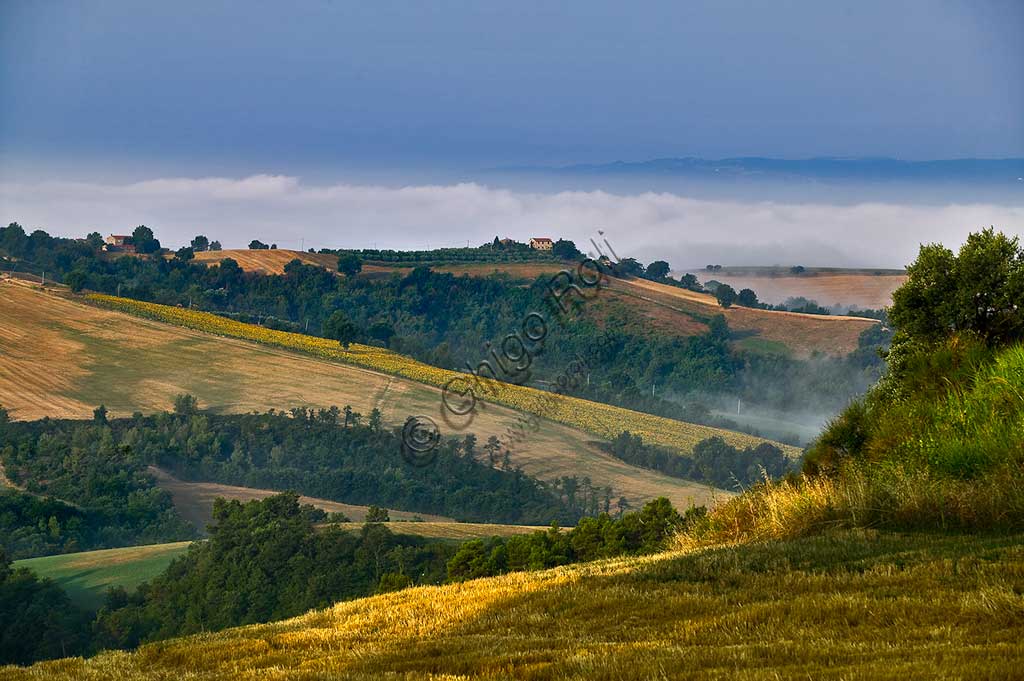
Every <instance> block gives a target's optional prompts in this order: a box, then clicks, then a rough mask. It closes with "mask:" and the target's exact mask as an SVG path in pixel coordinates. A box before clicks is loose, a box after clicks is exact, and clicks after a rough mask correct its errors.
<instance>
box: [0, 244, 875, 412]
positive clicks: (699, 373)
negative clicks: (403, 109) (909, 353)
mask: <svg viewBox="0 0 1024 681" xmlns="http://www.w3.org/2000/svg"><path fill="white" fill-rule="evenodd" d="M98 237H99V235H96V234H93V235H90V237H89V238H87V239H85V240H73V239H60V238H52V237H49V236H48V235H46V234H45V233H44V232H41V231H35V232H33V233H32V234H30V235H26V234H25V232H24V230H23V229H22V228H21V227H20V226H18V225H16V224H12V225H10V226H8V227H6V228H0V250H2V251H3V252H4V253H6V254H8V255H9V256H11V257H13V258H17V259H19V262H20V263H23V264H24V263H29V264H31V266H32V267H34V268H35V269H36V270H37V271H42V270H46V271H48V272H49V273H50V276H51V277H56V278H57V279H63V280H64V281H66V283H68V284H69V285H70V286H72V288H73V289H76V290H80V289H88V290H94V291H100V292H103V293H110V294H118V293H119V294H120V295H123V296H127V297H131V298H137V299H140V300H147V301H153V302H158V303H164V304H169V305H179V304H180V305H191V306H193V307H195V308H197V309H203V310H208V311H213V312H217V313H220V314H226V315H229V316H232V317H234V318H237V319H241V320H243V321H250V322H256V323H261V324H265V325H267V326H270V327H273V328H280V329H286V330H290V331H298V332H305V333H312V334H317V335H334V334H332V333H330V332H331V330H332V328H343V329H346V333H345V338H344V340H345V341H346V342H349V341H358V342H363V343H369V344H376V345H382V346H387V347H390V348H392V349H394V350H396V351H398V352H401V353H404V354H408V355H411V356H413V357H415V358H417V359H419V360H422V361H425V362H427V363H430V364H433V365H435V366H440V367H444V368H457V369H465V368H466V367H467V365H468V366H471V367H476V366H477V364H478V363H479V362H480V361H481V360H483V359H484V358H486V357H487V354H486V347H487V346H486V344H487V343H496V342H499V341H500V339H502V338H503V337H504V336H505V335H506V334H508V333H510V332H514V331H517V330H519V329H520V327H521V325H522V323H523V320H524V319H525V318H526V317H527V315H528V314H529V313H530V312H533V311H546V310H548V309H549V303H550V297H549V289H548V283H549V279H550V277H539V278H538V279H537V280H536V281H533V282H525V284H526V285H525V286H524V282H521V281H517V280H512V279H510V278H509V277H507V276H506V277H503V276H492V277H468V276H458V277H457V276H454V275H452V274H447V273H438V272H433V271H431V270H430V269H429V268H427V267H417V268H415V269H413V270H411V271H410V272H409V273H407V274H404V275H400V274H395V275H392V276H389V277H383V278H382V277H377V276H374V277H369V276H345V277H339V276H337V275H336V274H335V273H332V272H329V271H327V270H325V269H323V268H322V267H318V266H313V265H304V264H302V263H300V262H298V261H294V262H292V263H290V264H288V265H287V267H286V268H285V273H284V274H283V275H263V274H259V273H247V272H243V271H242V270H241V268H239V266H238V264H237V263H236V262H234V261H233V260H230V259H225V260H223V261H222V262H220V263H219V264H214V265H212V266H206V265H200V264H195V263H192V262H191V261H190V260H189V259H188V257H187V254H183V257H174V258H170V259H165V258H163V257H153V256H150V257H111V256H110V255H109V254H104V253H102V252H101V251H99V250H98V246H99V244H100V243H101V240H100V239H99V238H98ZM560 243H564V244H565V248H564V252H562V251H561V250H560V251H559V252H560V253H561V254H562V255H563V256H564V255H568V254H569V253H570V251H571V252H577V251H576V249H575V246H572V245H571V242H560ZM556 246H557V244H556ZM570 247H571V248H570ZM454 250H463V249H454ZM468 250H474V251H476V250H481V249H468ZM481 252H482V253H485V254H486V253H490V254H492V255H493V254H494V253H495V252H505V251H492V250H490V249H489V248H486V249H482V250H481ZM376 255H380V254H376ZM488 257H490V256H488ZM544 257H548V256H544ZM341 259H346V263H339V264H340V265H341V268H342V269H346V270H347V271H349V272H351V273H353V274H354V273H355V272H358V271H359V266H360V261H359V258H358V257H356V256H355V255H354V254H353V253H351V252H346V253H344V254H342V256H341ZM353 259H354V261H353V262H348V260H353ZM656 264H657V263H652V264H651V265H649V266H648V267H647V268H646V269H645V268H644V267H643V266H642V265H640V264H639V263H636V262H635V261H632V260H630V259H626V260H624V261H622V262H620V263H618V264H616V265H615V267H616V268H617V269H621V270H623V271H622V272H621V273H622V274H633V275H639V276H646V277H648V278H654V279H657V280H660V281H671V282H672V283H674V284H675V285H679V286H682V287H696V288H699V286H700V285H699V284H698V283H697V282H696V280H695V279H693V280H692V281H690V280H688V279H687V278H685V277H684V278H683V280H679V281H677V280H674V279H670V278H667V276H666V275H665V274H662V271H663V270H664V271H665V272H667V269H666V267H667V265H666V267H661V268H659V267H654V265H656ZM652 267H654V269H653V270H652V269H651V268H652ZM627 270H628V271H627ZM656 275H660V276H656ZM574 300H575V301H576V303H577V308H580V309H575V310H570V312H568V313H567V314H564V315H560V316H559V317H558V319H557V323H551V324H549V329H548V335H547V337H546V338H545V340H544V342H543V347H542V348H540V347H538V348H531V357H532V359H533V361H532V362H531V366H530V367H529V374H528V375H527V376H525V377H522V378H518V379H517V380H526V381H528V382H530V383H532V384H534V385H538V386H543V385H546V384H547V383H548V382H551V381H554V380H555V379H556V378H557V377H558V376H559V375H560V374H561V373H563V372H564V371H565V367H566V365H567V364H568V363H569V362H571V361H572V360H573V359H575V358H576V357H577V356H587V357H592V359H593V361H592V362H591V363H590V367H589V372H588V373H589V376H588V380H587V381H585V382H582V383H581V384H580V385H578V386H575V387H573V388H572V390H571V391H570V394H574V395H578V396H581V397H586V398H588V399H594V400H599V401H603V402H608V403H612V404H616V405H620V406H626V407H630V408H634V409H638V410H643V411H648V412H651V413H656V414H659V415H664V416H670V417H673V416H674V417H676V418H683V419H688V420H698V421H701V422H706V423H711V424H720V423H719V422H717V421H716V420H715V419H714V418H713V417H711V416H710V415H709V413H708V407H707V402H708V399H712V400H713V398H714V396H716V395H723V394H727V395H731V396H737V397H741V398H742V399H743V400H744V402H746V403H748V404H750V405H752V406H753V405H757V404H764V405H770V406H772V407H773V408H781V409H785V410H793V411H800V410H813V411H816V412H822V411H836V410H839V409H841V408H842V407H843V406H845V405H846V404H847V403H848V402H849V401H850V400H851V399H852V398H854V397H856V396H857V395H860V394H862V393H863V392H864V391H865V390H866V389H867V387H868V386H870V385H871V384H872V383H873V382H874V381H875V380H877V378H878V376H879V375H880V373H881V371H882V369H883V367H884V363H883V361H882V360H881V359H880V357H879V356H878V349H879V348H883V347H885V345H886V344H887V342H888V334H887V332H886V331H885V330H884V329H882V327H876V328H875V329H872V330H869V331H867V332H865V337H864V338H863V339H862V343H861V348H862V349H861V351H859V352H858V353H855V355H854V356H852V357H846V358H832V357H816V358H813V359H811V360H809V361H800V360H795V359H792V358H789V357H787V356H784V355H780V354H774V355H759V354H754V353H749V352H738V351H736V350H733V349H732V348H731V346H730V341H732V340H735V339H736V338H737V336H736V334H734V333H733V332H732V331H731V330H730V329H729V328H728V327H727V325H726V324H725V320H724V318H720V317H715V316H711V315H709V316H706V317H705V316H701V317H700V319H698V320H697V321H700V322H702V323H705V324H707V325H708V331H707V332H706V333H705V334H703V335H698V336H691V337H686V338H679V337H674V336H669V335H666V334H661V333H657V332H652V331H651V330H650V328H649V325H648V324H647V323H645V321H644V320H643V319H642V318H640V317H639V316H638V314H637V313H636V312H634V311H632V310H630V309H629V308H628V307H621V306H619V307H616V306H609V307H607V308H605V307H602V308H601V312H602V314H601V315H592V314H588V311H587V309H586V307H585V306H583V305H581V304H579V300H578V298H575V297H574ZM593 304H595V305H603V301H601V300H598V301H597V302H596V303H593ZM599 316H600V317H602V319H600V321H598V317H599ZM332 325H333V327H332ZM599 338H600V339H607V341H608V342H603V343H599V342H598V339H599ZM598 346H600V347H601V351H600V353H597V354H596V355H595V354H594V353H592V349H593V348H594V347H598ZM499 378H500V377H499ZM652 392H653V393H654V394H653V395H652ZM706 398H708V399H706ZM720 425H729V424H720Z"/></svg>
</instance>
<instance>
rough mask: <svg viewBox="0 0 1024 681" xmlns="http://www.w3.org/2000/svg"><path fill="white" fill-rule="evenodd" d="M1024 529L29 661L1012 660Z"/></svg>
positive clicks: (297, 671)
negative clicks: (1010, 533) (86, 656)
mask: <svg viewBox="0 0 1024 681" xmlns="http://www.w3.org/2000/svg"><path fill="white" fill-rule="evenodd" d="M1021 574H1024V537H1021V536H1020V535H1017V536H1008V537H995V536H956V535H939V534H905V535H897V534H880V533H876V532H863V531H858V532H853V531H850V532H845V533H835V534H826V535H824V536H818V537H811V538H804V539H796V540H788V541H782V542H770V543H765V544H748V545H739V546H723V547H711V548H706V549H698V550H690V551H683V552H672V553H665V554H661V555H657V556H652V557H647V558H626V559H614V560H606V561H598V562H595V563H585V564H581V565H575V566H569V567H563V568H556V569H554V570H546V571H543V572H534V573H517V574H511V575H506V576H502V577H493V578H487V579H479V580H474V581H470V582H465V583H461V584H450V585H446V586H440V587H416V588H410V589H406V590H403V591H399V592H396V593H392V594H386V595H381V596H375V597H372V598H365V599H361V600H357V601H350V602H345V603H339V604H337V605H335V606H334V607H332V608H329V609H327V610H323V611H314V612H310V613H308V614H306V615H303V616H300V617H297V618H294V619H291V620H286V621H283V622H277V623H272V624H266V625H256V626H248V627H243V628H238V629H231V630H228V631H224V632H220V633H216V634H204V635H199V636H193V637H189V638H182V639H175V640H171V641H165V642H161V643H156V644H151V645H147V646H144V647H142V648H141V649H140V650H138V651H137V652H134V653H123V652H111V653H102V654H100V655H98V656H96V657H94V658H92V659H90V660H81V659H69V660H61V661H55V662H45V663H41V664H38V665H35V666H34V667H31V668H28V669H15V668H8V669H7V670H6V673H5V674H4V673H3V672H0V675H4V676H6V677H7V678H9V679H11V680H12V681H15V680H17V681H21V680H27V679H55V680H61V679H96V680H99V679H103V680H104V681H107V680H108V679H112V680H117V679H170V678H188V679H195V680H197V681H198V680H212V679H266V678H273V679H312V678H345V679H355V680H360V679H367V680H369V679H380V678H402V679H406V680H408V681H414V680H419V679H423V680H426V679H440V678H445V679H455V678H459V679H462V678H469V677H472V678H479V679H508V678H519V679H535V680H548V679H551V680H554V679H581V680H582V679H586V680H587V681H591V680H593V679H627V678H628V679H637V678H657V679H683V678H685V679H737V678H742V679H773V680H774V679H779V678H803V679H806V678H814V679H865V678H870V679H892V680H894V681H904V680H905V679H910V678H934V677H935V676H936V674H937V673H941V674H942V675H943V676H944V677H946V678H963V679H967V678H971V679H975V678H991V679H995V678H1018V677H1019V672H1020V669H1021V667H1022V665H1024V642H1022V637H1021V631H1022V627H1021V622H1022V616H1024V606H1022V604H1021V598H1020V595H1019V594H1018V593H1017V591H1018V590H1019V585H1020V578H1021Z"/></svg>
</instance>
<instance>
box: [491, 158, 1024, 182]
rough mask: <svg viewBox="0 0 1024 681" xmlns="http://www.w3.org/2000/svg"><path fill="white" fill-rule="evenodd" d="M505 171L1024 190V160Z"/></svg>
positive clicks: (716, 162) (663, 161) (704, 163)
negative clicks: (1015, 187) (927, 183)
mask: <svg viewBox="0 0 1024 681" xmlns="http://www.w3.org/2000/svg"><path fill="white" fill-rule="evenodd" d="M500 170H502V171H507V172H522V173H554V174H559V175H589V176H594V175H618V176H633V175H660V176H686V177H694V178H722V179H805V180H861V181H879V180H916V181H958V182H998V183H1018V182H1019V183H1020V184H1021V186H1022V187H1024V159H1022V158H1005V159H976V158H967V159H950V160H937V161H902V160H899V159H894V158H834V157H823V158H808V159H795V160H794V159H776V158H761V157H757V156H747V157H739V158H724V159H705V158H695V157H685V158H659V159H653V160H650V161H635V162H634V161H615V162H612V163H603V164H580V165H569V166H560V167H542V166H520V167H516V168H502V169H500Z"/></svg>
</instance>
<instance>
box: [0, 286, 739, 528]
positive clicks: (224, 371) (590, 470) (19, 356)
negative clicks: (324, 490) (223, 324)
mask: <svg viewBox="0 0 1024 681" xmlns="http://www.w3.org/2000/svg"><path fill="white" fill-rule="evenodd" d="M0 317H2V318H3V319H4V322H5V323H4V324H3V325H0V404H2V405H3V406H4V407H6V408H7V409H8V410H10V412H11V415H12V417H13V418H16V419H20V420H29V419H37V418H43V417H45V416H50V417H51V418H87V417H90V416H91V415H92V410H93V409H94V408H95V407H96V406H97V405H99V404H101V403H102V404H105V405H106V406H107V408H108V409H109V410H110V412H111V415H112V416H127V415H130V414H131V413H132V412H133V411H136V410H139V411H144V412H153V411H160V410H166V409H168V408H170V407H171V406H172V404H173V400H174V396H175V395H177V394H180V393H189V394H192V395H195V396H196V397H198V398H199V401H200V404H201V405H202V406H203V407H208V408H211V409H214V410H220V411H224V412H231V413H240V412H248V411H253V410H258V411H265V410H267V409H270V408H275V409H289V408H291V407H294V406H298V405H308V406H317V407H323V406H329V405H332V404H334V405H338V406H344V405H346V404H350V405H351V406H352V408H353V409H355V410H356V411H358V412H361V413H363V414H368V413H369V412H370V410H372V409H373V408H374V407H377V408H379V409H380V410H381V411H382V412H383V417H384V420H385V422H388V423H392V424H395V423H402V422H404V420H405V418H406V417H407V416H409V415H414V414H427V415H430V416H432V417H434V418H435V419H436V420H437V421H438V423H442V420H441V418H440V415H439V413H438V412H439V409H440V405H441V393H440V391H439V390H438V389H436V388H434V387H431V386H427V385H424V384H422V383H417V382H415V381H411V380H407V379H403V378H400V377H396V376H389V375H386V374H383V373H380V372H377V371H371V370H369V369H365V368H362V367H357V366H352V365H350V364H342V363H339V362H332V361H326V360H323V359H319V358H315V357H311V356H308V355H303V354H299V353H296V352H289V351H287V350H284V349H280V348H275V347H271V346H268V345H265V344H257V343H252V342H249V341H245V340H239V339H234V338H224V337H221V336H214V335H211V334H207V333H202V332H199V331H195V330H191V329H186V328H182V327H179V326H172V325H169V324H162V323H159V322H156V321H152V320H149V319H142V318H139V317H135V316H129V315H126V314H121V313H117V312H113V311H110V310H104V309H99V308H96V307H93V306H89V305H83V304H81V303H78V302H76V301H74V300H71V299H68V298H65V297H61V296H58V295H54V294H52V293H47V292H43V291H40V290H37V289H34V288H30V287H29V286H27V285H22V284H18V283H15V282H11V281H6V282H3V283H0ZM339 350H340V348H339ZM520 418H521V415H520V414H519V413H518V412H516V411H514V410H512V409H509V408H507V407H503V406H499V405H488V407H487V408H486V409H482V410H480V411H479V413H478V414H477V415H476V418H475V419H474V421H473V423H472V427H471V428H469V429H467V430H466V431H465V432H472V433H474V434H475V435H476V436H477V437H478V438H479V439H480V441H481V442H482V441H485V440H486V439H487V437H488V436H490V435H496V436H498V437H504V435H505V433H506V432H507V429H508V428H509V427H511V426H513V425H514V424H516V423H517V422H518V420H519V419H520ZM680 425H681V426H683V427H685V424H680ZM441 427H442V428H443V429H444V433H443V434H445V435H459V434H460V433H458V432H454V433H453V432H451V431H449V430H448V429H447V428H445V426H444V425H442V426H441ZM742 437H746V436H742ZM593 439H594V438H593V436H591V435H589V434H587V433H584V432H582V431H580V430H577V429H574V428H570V427H568V426H565V425H563V424H559V423H553V422H550V421H546V420H543V419H542V420H541V421H540V423H539V426H538V430H537V431H536V432H533V431H529V432H528V437H526V438H525V439H524V440H523V441H521V442H519V443H516V445H515V446H514V447H513V451H512V462H513V464H514V465H518V466H522V468H523V470H524V471H525V472H527V473H528V474H530V475H534V476H537V477H539V478H541V479H544V480H551V479H554V478H558V477H560V476H563V475H570V476H571V475H578V474H579V473H580V472H581V471H585V474H586V475H589V476H590V477H591V479H592V480H593V481H594V483H595V484H600V485H610V486H611V487H612V489H613V490H614V492H615V493H616V494H617V495H623V496H625V497H626V498H627V499H628V500H629V502H630V504H632V505H633V506H634V507H637V506H640V505H642V503H643V502H644V501H646V500H649V499H653V498H656V497H659V496H665V497H668V498H669V499H671V500H672V503H673V504H674V505H675V506H676V507H678V508H686V507H688V506H689V505H691V504H698V505H699V504H704V503H708V502H710V501H712V499H713V492H712V490H710V489H709V488H707V487H706V486H703V485H698V484H696V483H692V482H688V481H685V480H680V479H678V478H672V477H669V476H666V475H662V474H660V473H657V472H655V471H649V470H645V469H640V468H637V467H635V466H630V465H628V464H626V463H624V462H622V461H620V460H618V459H615V458H614V457H612V456H611V455H609V454H607V453H605V452H603V451H601V449H600V448H599V447H597V446H596V445H594V444H592V440H593ZM719 494H722V493H719Z"/></svg>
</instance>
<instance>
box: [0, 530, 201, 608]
mask: <svg viewBox="0 0 1024 681" xmlns="http://www.w3.org/2000/svg"><path fill="white" fill-rule="evenodd" d="M189 543H190V542H187V541H183V542H175V543H173V544H153V545H150V546H132V547H128V548H123V549H104V550H102V551H85V552H82V553H68V554H64V555H60V556H44V557H42V558H26V559H25V560H19V561H15V563H14V567H16V568H18V567H25V568H29V569H30V570H32V571H33V572H35V573H36V574H37V575H39V576H40V577H49V578H50V579H52V580H53V581H55V582H57V583H58V584H60V585H61V586H62V587H63V588H64V589H65V590H66V591H67V592H68V596H70V597H71V599H72V600H73V601H74V602H75V603H77V604H79V605H81V606H82V607H85V608H89V609H95V608H98V607H99V606H100V605H102V603H103V597H104V594H105V593H106V591H107V589H108V588H109V587H112V586H123V587H124V588H125V589H127V590H129V591H131V590H133V589H135V588H136V587H137V586H138V585H139V584H141V583H142V582H145V581H147V580H149V579H152V578H153V577H156V576H157V575H158V574H160V573H161V572H163V571H164V569H165V568H166V567H167V566H168V565H169V564H170V563H171V561H172V560H174V559H175V558H177V557H178V556H180V555H181V554H183V553H184V552H185V550H186V549H187V548H188V545H189Z"/></svg>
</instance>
